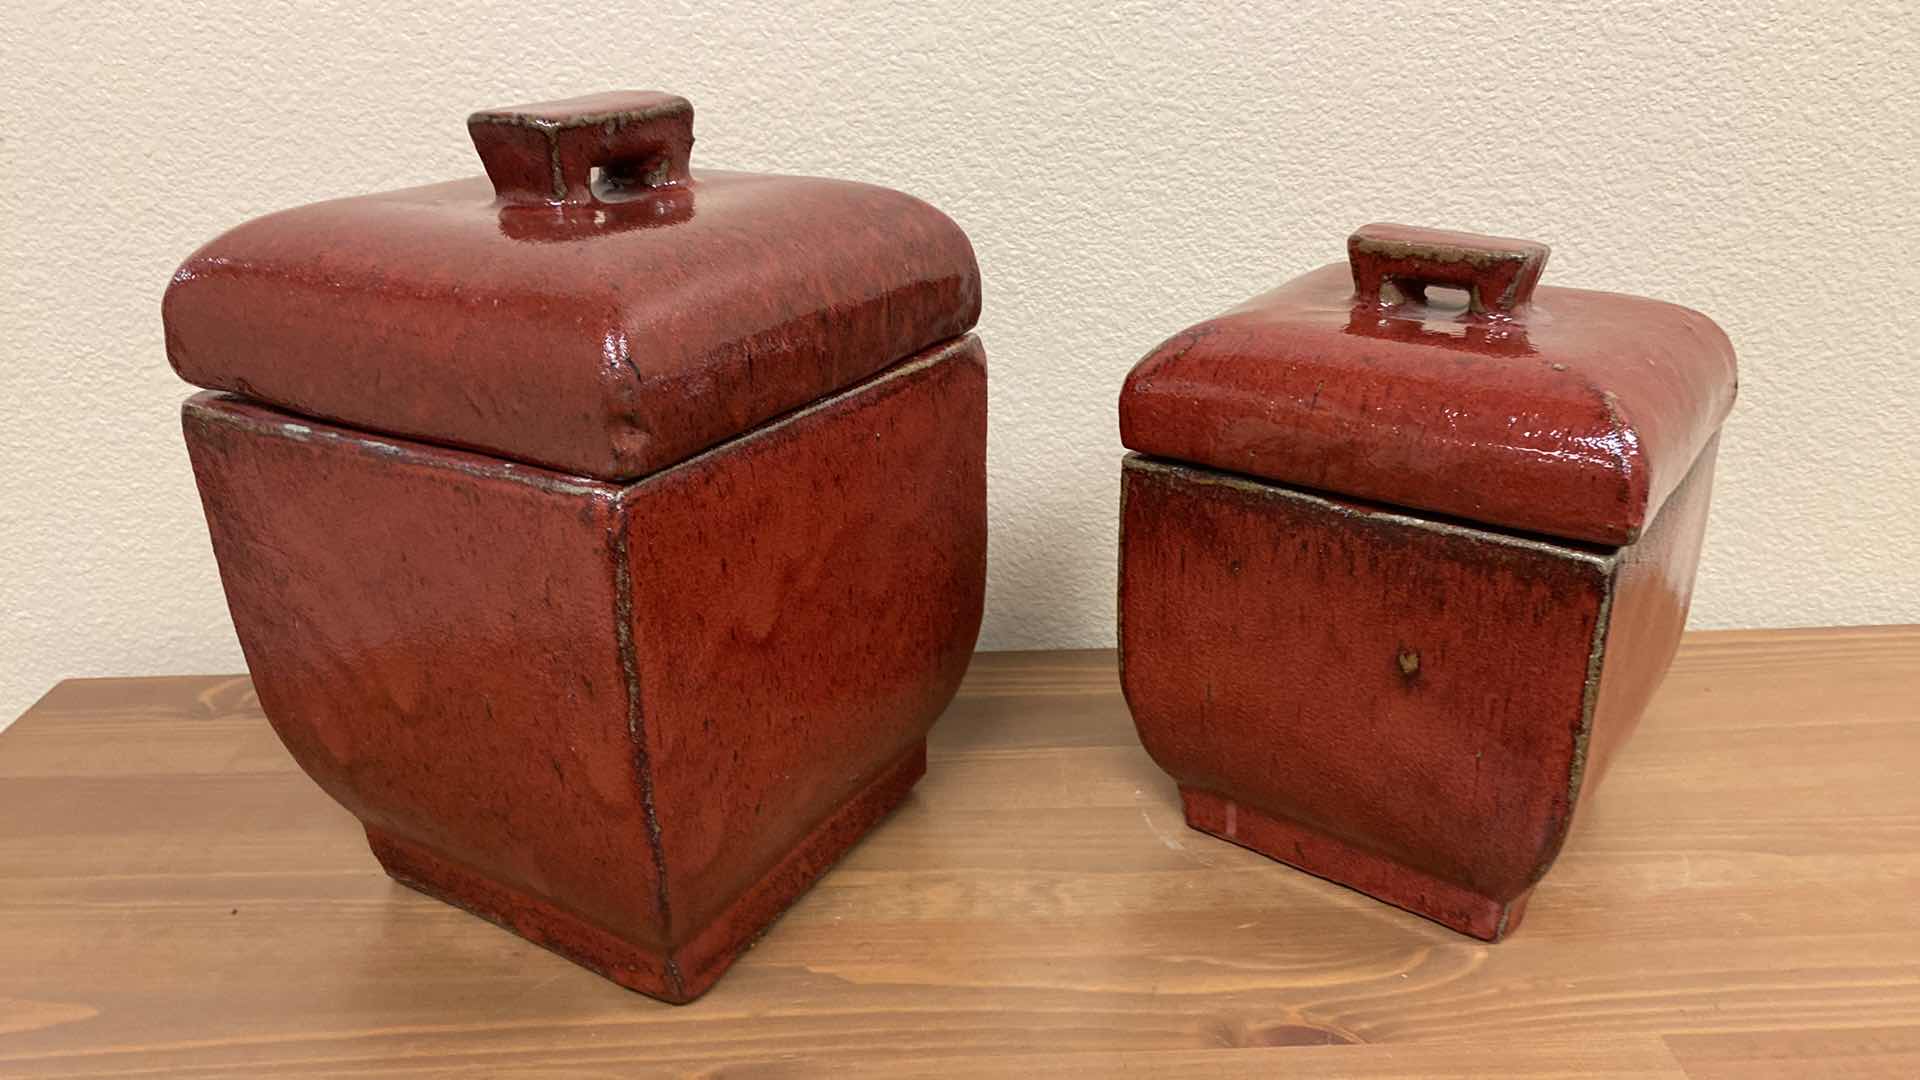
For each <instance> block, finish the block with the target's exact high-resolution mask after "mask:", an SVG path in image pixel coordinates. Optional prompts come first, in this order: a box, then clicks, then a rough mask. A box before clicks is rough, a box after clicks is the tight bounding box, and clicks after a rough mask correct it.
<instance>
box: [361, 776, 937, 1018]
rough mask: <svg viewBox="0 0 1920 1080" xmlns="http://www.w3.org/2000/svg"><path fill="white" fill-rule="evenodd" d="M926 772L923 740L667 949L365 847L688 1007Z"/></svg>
mask: <svg viewBox="0 0 1920 1080" xmlns="http://www.w3.org/2000/svg"><path fill="white" fill-rule="evenodd" d="M926 771H927V744H926V742H925V741H924V740H923V741H921V742H917V743H915V744H914V745H913V746H912V747H911V748H910V749H909V750H908V751H907V752H906V753H905V754H903V755H901V756H900V757H899V758H897V759H895V761H894V762H893V763H892V764H890V765H888V766H887V767H886V768H884V769H882V770H881V771H880V773H879V774H878V775H876V776H875V777H874V778H873V779H872V780H870V781H868V783H867V785H866V786H865V787H863V788H862V789H860V791H858V792H857V793H855V794H854V796H853V797H852V798H850V799H848V800H847V801H846V802H845V803H843V804H841V806H840V808H839V809H838V810H835V811H834V812H833V813H832V814H830V815H829V816H828V817H827V818H826V820H824V821H822V822H821V823H820V824H819V825H817V826H815V827H814V828H813V830H812V831H811V832H809V833H808V834H807V835H806V836H805V837H804V838H803V839H802V840H801V841H800V843H799V844H797V845H795V846H794V848H793V849H792V850H791V851H789V852H788V853H787V855H786V856H785V857H784V858H782V859H781V860H780V861H779V862H778V863H776V864H774V866H773V868H772V869H771V870H769V871H768V872H767V873H766V874H765V875H764V876H762V877H761V878H760V880H758V881H757V882H755V883H754V884H752V885H751V886H749V887H748V888H747V890H746V891H745V892H744V893H742V894H741V895H740V896H739V897H738V898H737V899H735V900H734V901H733V902H732V903H731V904H729V905H728V906H727V907H726V908H725V909H724V910H723V911H721V913H720V914H719V915H718V916H717V917H715V918H714V919H713V920H712V921H711V922H709V923H708V924H707V925H706V926H705V927H703V928H701V929H700V930H698V931H697V932H695V933H693V934H691V935H689V936H688V937H687V938H686V939H685V940H684V941H683V942H682V943H681V944H679V945H677V946H672V947H669V948H662V947H660V946H659V945H657V944H648V943H643V942H635V941H628V940H626V939H624V938H622V937H620V936H618V935H616V934H613V933H611V932H609V931H607V930H605V929H603V928H601V927H599V926H597V925H595V924H594V923H593V922H591V921H589V920H587V919H584V918H582V917H580V916H579V915H576V914H574V913H572V912H570V911H567V910H565V909H564V908H561V907H559V906H557V905H555V904H554V903H553V902H552V901H550V900H547V899H545V898H543V897H539V896H535V895H532V894H530V893H527V892H525V891H523V890H520V889H517V888H514V887H512V886H509V885H505V884H502V883H500V882H498V881H496V880H494V879H493V878H491V877H488V876H487V875H485V874H483V873H480V872H479V871H476V870H473V869H471V868H469V867H467V866H463V865H461V864H459V863H457V862H454V861H452V860H450V859H447V858H444V857H442V856H440V855H438V854H436V853H435V852H433V851H430V850H428V849H426V848H424V847H422V846H420V845H419V844H416V843H413V842H412V841H409V840H405V839H402V838H400V837H398V836H395V835H393V834H391V833H389V832H386V831H385V830H383V829H380V828H379V827H377V826H374V825H368V826H367V842H368V844H369V845H370V846H371V847H372V848H373V854H374V857H375V858H377V859H379V860H380V866H381V868H382V869H384V870H386V872H387V874H388V876H390V877H392V878H393V879H394V880H395V881H397V882H399V883H400V884H402V885H405V886H407V887H409V888H412V889H415V890H417V891H419V892H422V893H425V894H426V895H428V896H431V897H433V898H434V899H436V900H442V901H445V902H446V903H449V904H452V905H453V906H455V907H457V908H461V909H463V910H465V911H468V912H471V913H473V914H475V915H478V916H480V917H481V918H483V919H486V920H487V921H489V922H492V923H494V924H496V925H498V926H501V927H503V928H505V929H508V930H511V931H513V932H514V933H516V934H518V935H520V936H521V937H523V938H526V939H527V940H528V941H531V942H533V943H534V944H535V945H539V946H541V947H543V948H546V949H549V950H551V951H553V952H555V953H558V954H559V955H561V956H563V957H566V958H567V959H568V960H571V961H573V962H574V963H576V964H579V965H580V966H581V967H584V968H586V969H588V970H589V971H593V972H597V973H598V974H600V975H603V976H605V977H606V978H609V979H611V980H613V981H614V982H616V983H619V984H620V985H621V986H624V987H626V988H627V989H629V990H637V991H639V992H640V993H642V994H646V995H647V996H649V997H654V998H659V999H660V1000H661V1001H666V1002H670V1003H672V1004H675V1005H684V1004H686V1003H687V1002H689V1001H692V1000H693V999H695V998H697V997H699V996H700V995H701V994H704V993H706V991H707V990H708V988H710V987H711V986H712V985H713V984H714V981H715V980H717V979H719V978H720V976H721V975H722V974H724V973H725V972H726V970H727V968H729V967H731V966H732V964H733V961H734V960H735V958H737V957H738V956H739V955H740V954H741V953H742V952H745V951H746V950H747V948H748V947H749V946H751V945H752V944H753V942H754V941H755V940H756V939H757V938H758V937H759V936H760V935H761V934H762V933H764V932H765V931H766V930H767V928H768V927H770V926H771V925H772V924H773V922H774V920H775V919H777V918H779V917H780V915H781V913H782V912H784V911H785V910H786V909H787V908H788V907H789V906H791V905H792V904H793V902H794V901H796V900H798V899H799V898H800V896H801V894H802V893H805V892H806V891H807V890H808V889H809V888H811V887H812V886H813V883H814V882H815V881H817V880H819V878H820V876H821V875H822V874H824V873H825V872H826V871H827V870H828V868H830V867H831V866H832V865H833V864H834V863H835V862H837V861H839V859H840V857H841V856H843V855H845V854H846V853H847V852H848V851H849V850H851V849H852V848H853V846H854V844H856V843H858V842H859V841H860V838H861V837H863V836H865V835H866V834H867V832H868V831H869V830H870V829H872V828H873V827H874V826H875V825H878V824H879V823H880V821H881V820H882V819H884V818H885V817H886V816H887V815H888V814H890V813H892V812H893V810H894V809H895V808H896V807H898V806H899V805H900V803H901V802H903V801H904V800H905V799H906V797H907V793H908V792H910V791H911V790H913V785H914V784H915V783H916V782H918V781H919V779H920V777H921V776H923V775H925V773H926Z"/></svg>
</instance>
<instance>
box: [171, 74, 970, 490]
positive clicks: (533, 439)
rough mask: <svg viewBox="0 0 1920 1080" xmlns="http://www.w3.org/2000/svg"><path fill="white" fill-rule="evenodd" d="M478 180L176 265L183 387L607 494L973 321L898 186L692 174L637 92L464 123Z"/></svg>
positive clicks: (356, 202) (305, 221)
mask: <svg viewBox="0 0 1920 1080" xmlns="http://www.w3.org/2000/svg"><path fill="white" fill-rule="evenodd" d="M467 127H468V131H469V133H470V134H471V136H472V139H473V143H474V146H475V147H476V148H477V149H478V151H479V155H480V159H481V162H482V163H483V164H484V166H485V167H486V172H487V178H485V179H482V178H478V177H476V178H474V179H470V180H457V181H453V182H450V183H443V184H433V185H430V186H427V187H418V188H411V189H407V190H403V191H393V192H386V193H382V194H377V195H363V196H359V197H357V198H348V199H340V200H337V201H332V202H324V203H318V204H315V205H312V206H306V207H302V208H300V209H297V210H289V211H285V212H283V213H277V214H271V215H268V216H266V217H263V218H260V219H258V220H255V221H252V222H249V223H247V224H245V225H242V226H240V227H239V228H236V229H234V230H232V231H231V232H228V233H226V234H225V235H223V236H221V237H219V238H218V239H216V240H214V241H213V242H212V243H210V244H208V245H207V246H205V247H204V248H202V249H200V250H199V251H198V252H196V253H195V254H194V255H193V256H192V257H191V258H189V259H188V260H187V261H186V263H185V264H183V265H182V266H181V267H180V269H179V271H178V272H177V273H175V275H174V278H173V282H172V284H171V286H170V287H169V288H168V290H167V295H166V301H165V305H164V314H165V320H166V329H167V353H168V357H169V359H170V360H171V361H172V363H173V366H174V368H175V369H176V370H177V371H178V372H179V373H180V375H181V377H182V378H184V379H186V380H187V381H188V382H191V383H194V384H196V385H199V386H204V387H208V388H211V389H216V390H229V391H233V392H235V393H239V394H243V395H246V396H248V397H251V398H254V399H256V400H259V401H263V402H267V403H270V404H272V405H276V406H279V407H282V408H285V409H288V410H292V411H294V412H299V413H304V414H307V415H311V416H315V417H319V418H323V419H326V420H331V421H336V422H339V423H344V424H348V425H352V426H355V427H360V428H365V429H372V430H376V431H381V432H387V433H391V434H396V435H402V436H407V437H411V438H416V439H421V440H425V441H429V442H435V443H442V444H446V445H451V446H459V447H465V448H468V449H474V450H480V451H484V452H488V453H492V454H495V455H498V456H502V457H508V458H515V459H519V460H522V461H526V462H531V463H534V464H538V465H543V466H546V467H549V468H553V469H558V470H562V471H565V472H570V473H576V474H581V475H586V476H591V477H595V478H599V479H603V480H616V481H618V480H630V479H633V478H636V477H639V476H644V475H646V474H648V473H651V472H654V471H657V470H659V469H662V468H665V467H667V466H669V465H672V464H674V463H675V462H678V461H681V460H683V459H685V458H687V457H690V456H692V455H694V454H696V453H699V452H700V451H701V450H704V449H706V448H708V447H710V446H713V445H715V444H717V443H719V442H722V441H724V440H726V439H728V438H730V437H732V436H734V435H736V434H738V433H740V432H743V431H745V430H747V429H749V428H751V427H754V426H756V425H758V424H760V423H762V422H764V421H766V420H768V419H770V418H772V417H775V416H778V415H780V414H782V413H785V412H789V411H791V410H793V409H795V408H798V407H801V406H803V405H806V404H808V403H810V402H812V401H814V400H816V399H818V398H820V397H823V396H825V395H828V394H831V393H833V392H835V391H837V390H840V389H843V388H846V387H849V386H852V385H853V384H855V383H858V382H859V381H861V380H863V379H865V378H866V377H868V376H870V375H872V374H874V373H875V372H877V371H879V370H880V369H882V368H885V367H887V366H888V365H890V364H892V363H894V362H895V361H897V360H900V359H902V358H904V357H906V356H909V355H912V354H914V353H916V352H918V351H920V350H922V349H925V348H927V347H928V346H931V345H934V344H938V343H940V342H942V341H945V340H947V339H950V338H954V337H957V336H959V335H961V334H963V333H965V332H966V331H967V330H968V329H969V328H970V327H971V326H972V325H973V324H974V322H975V320H976V319H977V318H978V317H979V312H980V275H979V269H978V267H977V265H976V264H975V262H974V256H973V249H972V247H971V246H970V245H969V244H968V242H967V238H966V236H965V234H963V233H962V232H961V231H960V229H959V227H958V226H956V225H955V224H954V223H953V222H952V221H951V220H950V219H948V218H947V217H946V215H944V214H942V213H940V212H939V211H938V210H935V209H934V208H933V207H931V206H929V205H927V204H926V203H924V202H921V201H920V200H918V199H915V198H912V197H911V196H908V195H903V194H901V193H899V192H896V191H889V190H887V189H885V188H880V187H874V186H871V185H868V184H859V183H850V182H846V181H839V180H821V179H808V178H799V177H789V176H769V175H757V174H751V173H738V172H713V171H707V170H697V171H696V170H693V169H692V168H691V167H690V165H689V155H690V152H691V149H692V145H693V108H692V106H691V105H689V104H688V103H687V101H686V100H685V99H683V98H679V97H674V96H672V95H668V94H660V93H653V92H622V93H610V94H599V95H594V96H591V97H583V98H575V99H572V100H567V101H556V102H548V103H544V104H539V105H526V106H519V107H515V108H507V109H492V110H487V111H484V112H478V113H475V114H473V115H472V116H471V117H470V118H469V119H468V121H467Z"/></svg>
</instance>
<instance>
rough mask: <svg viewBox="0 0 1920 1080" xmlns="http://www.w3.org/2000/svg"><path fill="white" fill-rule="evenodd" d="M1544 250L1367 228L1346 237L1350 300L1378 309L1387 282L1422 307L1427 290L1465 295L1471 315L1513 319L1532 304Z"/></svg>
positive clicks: (1507, 241)
mask: <svg viewBox="0 0 1920 1080" xmlns="http://www.w3.org/2000/svg"><path fill="white" fill-rule="evenodd" d="M1548 250H1549V249H1548V248H1547V245H1545V244H1540V243H1535V242H1534V241H1532V240H1515V239H1512V238H1509V237H1504V236H1480V235H1477V234H1475V233H1463V232H1449V231H1446V230H1444V229H1420V228H1415V227H1413V226H1411V225H1388V224H1377V225H1366V226H1362V227H1361V228H1359V229H1357V230H1355V231H1354V233H1353V235H1352V236H1349V237H1347V262H1348V264H1349V265H1350V266H1351V267H1352V269H1353V292H1354V298H1355V300H1357V301H1359V302H1360V303H1364V304H1380V303H1382V302H1383V301H1382V300H1381V290H1382V288H1383V287H1384V286H1385V285H1386V284H1387V283H1389V282H1391V283H1392V284H1393V286H1394V288H1395V289H1396V290H1398V291H1399V292H1400V293H1401V294H1402V295H1403V296H1404V297H1406V298H1407V299H1410V300H1414V301H1417V302H1421V303H1424V302H1425V301H1426V287H1427V286H1428V285H1450V286H1454V287H1456V288H1461V289H1465V290H1466V292H1467V303H1468V306H1469V309H1470V310H1471V311H1472V312H1473V313H1474V314H1475V315H1484V316H1488V317H1492V318H1514V317H1516V316H1517V315H1519V313H1520V312H1521V311H1523V310H1525V308H1526V306H1527V304H1528V303H1529V302H1530V301H1531V300H1532V299H1533V287H1534V285H1536V284H1537V283H1538V282H1539V281H1540V272H1541V271H1542V270H1544V269H1546V266H1547V253H1548Z"/></svg>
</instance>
